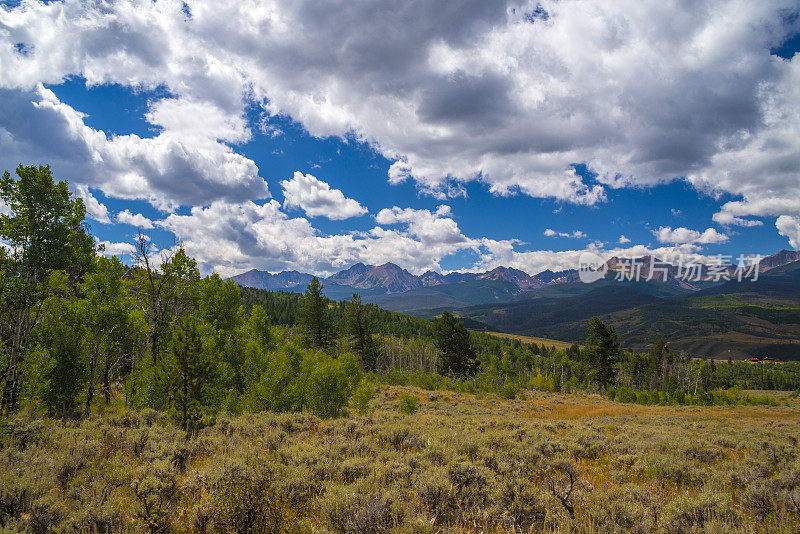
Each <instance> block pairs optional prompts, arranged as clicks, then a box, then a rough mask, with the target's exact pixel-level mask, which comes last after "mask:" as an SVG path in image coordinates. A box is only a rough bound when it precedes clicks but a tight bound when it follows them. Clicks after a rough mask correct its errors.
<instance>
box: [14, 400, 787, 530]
mask: <svg viewBox="0 0 800 534" xmlns="http://www.w3.org/2000/svg"><path fill="white" fill-rule="evenodd" d="M409 395H410V396H414V397H417V398H418V399H419V404H418V411H417V412H416V413H415V414H409V415H405V414H401V413H400V410H399V407H400V404H401V401H402V399H403V397H404V396H409ZM782 400H784V399H782ZM370 408H371V409H372V410H373V411H372V413H370V414H369V415H363V416H359V415H355V414H353V415H351V416H348V417H342V418H338V419H329V420H320V419H318V418H316V417H314V416H311V415H308V414H270V413H263V414H251V415H243V416H239V417H227V416H220V417H219V418H218V419H217V421H216V423H215V425H214V426H212V427H208V428H205V429H203V430H202V431H201V432H200V434H199V435H198V436H197V437H196V438H195V439H193V440H191V441H188V442H187V441H186V440H185V436H184V434H183V433H182V432H181V431H178V430H176V429H175V428H174V427H173V426H171V425H170V424H168V422H167V421H166V418H165V417H164V416H163V415H161V414H157V413H154V412H146V413H141V414H139V413H119V414H116V415H108V416H105V417H102V418H101V417H97V418H94V419H90V420H86V421H82V422H80V423H70V422H66V423H64V422H58V421H51V420H37V419H31V418H20V419H18V420H15V421H10V422H9V424H8V426H7V427H6V429H5V430H4V434H3V438H2V441H0V443H1V444H2V449H0V530H2V529H5V530H3V531H16V530H26V531H32V532H50V531H64V532H89V531H101V532H106V531H108V532H218V531H229V532H363V533H381V532H398V533H400V532H402V533H410V532H421V533H423V532H424V533H434V532H487V533H488V532H509V533H511V532H514V533H518V532H543V531H546V532H587V533H588V532H664V533H670V534H671V533H682V532H686V533H689V532H726V533H737V532H748V533H749V532H787V533H788V532H796V531H798V528H800V527H799V525H800V510H798V508H797V505H798V504H799V503H800V457H799V455H798V440H799V439H800V409H798V406H797V401H796V400H791V401H790V405H789V406H784V407H778V408H763V407H747V406H738V407H725V408H715V407H709V408H706V407H680V406H679V407H661V406H638V405H628V404H619V403H615V402H612V401H608V400H607V399H604V398H602V397H600V396H596V395H584V394H571V395H568V394H548V393H541V392H533V391H526V392H525V398H523V399H516V400H511V401H506V400H503V399H501V398H499V397H497V396H494V395H485V396H474V395H470V394H466V393H455V392H450V391H425V390H421V389H417V388H410V387H389V386H382V387H379V388H378V392H377V396H376V398H375V399H373V400H372V402H371V405H370ZM43 525H44V526H43Z"/></svg>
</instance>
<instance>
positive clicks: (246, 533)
mask: <svg viewBox="0 0 800 534" xmlns="http://www.w3.org/2000/svg"><path fill="white" fill-rule="evenodd" d="M288 512H289V511H288V510H287V509H286V508H285V507H284V506H283V503H281V502H280V501H279V500H278V499H277V498H276V496H275V492H274V491H273V489H272V485H271V483H270V479H269V475H268V474H267V473H265V472H260V473H254V472H253V471H252V470H251V469H250V468H249V467H246V466H242V465H235V466H232V467H230V468H228V469H227V470H226V471H225V472H224V473H223V474H222V476H221V477H220V478H219V480H217V481H216V483H215V484H214V486H213V488H212V490H211V506H210V510H209V513H208V517H209V518H210V521H211V526H213V529H214V531H216V532H235V533H237V534H274V533H282V532H286V531H287V530H288V529H289V527H290V526H291V525H292V524H293V522H292V518H291V517H290V515H289V513H288Z"/></svg>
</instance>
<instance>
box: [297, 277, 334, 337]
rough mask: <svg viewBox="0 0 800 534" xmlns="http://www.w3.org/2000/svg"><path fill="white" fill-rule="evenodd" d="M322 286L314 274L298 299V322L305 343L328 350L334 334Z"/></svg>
mask: <svg viewBox="0 0 800 534" xmlns="http://www.w3.org/2000/svg"><path fill="white" fill-rule="evenodd" d="M322 288H323V285H322V284H321V283H320V281H319V279H317V277H316V276H315V277H314V278H312V279H311V282H310V283H309V284H308V287H307V288H306V292H305V294H304V295H303V298H302V299H301V301H300V309H299V310H298V322H299V324H300V329H301V331H302V333H303V340H304V342H305V344H306V345H308V346H309V347H311V348H315V349H321V350H324V351H328V350H330V348H331V347H332V346H333V340H334V339H335V337H336V336H335V333H334V330H333V326H332V324H331V320H330V315H329V313H328V298H327V297H326V296H325V295H323V294H322Z"/></svg>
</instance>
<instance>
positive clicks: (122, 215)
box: [117, 210, 153, 230]
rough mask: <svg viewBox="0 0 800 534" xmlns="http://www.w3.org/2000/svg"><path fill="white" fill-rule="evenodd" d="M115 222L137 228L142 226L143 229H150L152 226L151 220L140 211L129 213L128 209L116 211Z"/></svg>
mask: <svg viewBox="0 0 800 534" xmlns="http://www.w3.org/2000/svg"><path fill="white" fill-rule="evenodd" d="M117 222H119V223H122V224H129V225H131V226H136V227H138V228H142V229H143V230H150V229H152V228H153V221H151V220H150V219H148V218H147V217H145V216H144V215H142V214H141V213H131V211H130V210H122V211H121V212H119V213H117Z"/></svg>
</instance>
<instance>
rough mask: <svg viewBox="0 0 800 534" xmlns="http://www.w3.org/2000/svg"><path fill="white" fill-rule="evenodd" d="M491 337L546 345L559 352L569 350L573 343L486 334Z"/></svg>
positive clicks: (502, 333) (531, 337) (496, 333)
mask: <svg viewBox="0 0 800 534" xmlns="http://www.w3.org/2000/svg"><path fill="white" fill-rule="evenodd" d="M486 333H487V334H489V335H492V336H497V337H503V338H506V339H518V340H520V341H522V342H523V343H536V344H537V345H546V346H548V347H555V348H557V349H559V350H563V349H568V348H570V347H571V346H572V343H569V342H566V341H559V340H557V339H547V338H544V337H533V336H522V335H518V334H506V333H505V332H486Z"/></svg>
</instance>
